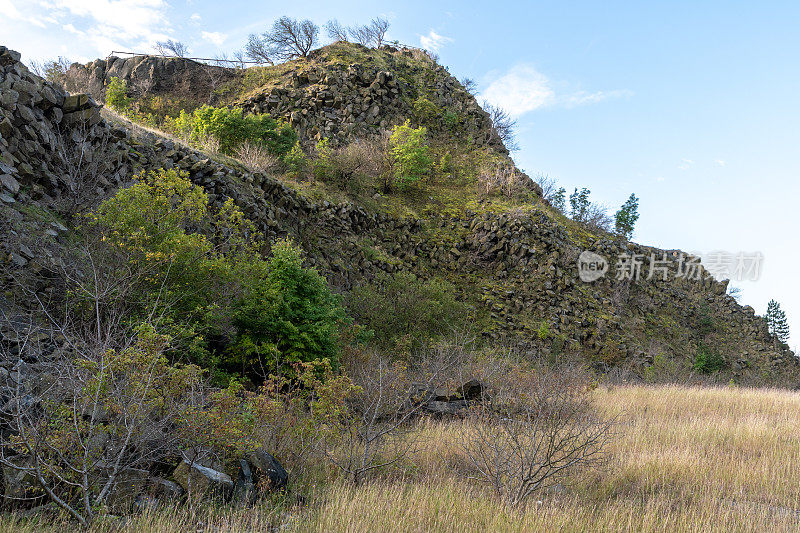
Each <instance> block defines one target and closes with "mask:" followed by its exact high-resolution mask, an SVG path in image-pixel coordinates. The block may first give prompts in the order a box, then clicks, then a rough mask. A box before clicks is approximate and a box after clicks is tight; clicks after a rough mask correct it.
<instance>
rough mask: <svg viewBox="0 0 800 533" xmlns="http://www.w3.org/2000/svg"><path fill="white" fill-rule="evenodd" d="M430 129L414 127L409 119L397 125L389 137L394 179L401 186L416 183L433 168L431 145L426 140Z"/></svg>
mask: <svg viewBox="0 0 800 533" xmlns="http://www.w3.org/2000/svg"><path fill="white" fill-rule="evenodd" d="M427 133H428V130H427V129H426V128H424V127H420V128H412V127H411V124H410V122H409V121H406V122H405V124H403V125H402V126H395V127H394V129H393V130H392V135H391V136H390V137H389V150H390V152H391V155H392V163H393V166H394V179H395V182H396V183H397V184H398V185H399V186H400V187H405V186H408V185H410V184H412V183H415V182H417V181H419V180H421V179H423V178H424V177H425V176H427V175H428V173H429V172H430V170H431V165H432V160H431V155H430V147H429V146H428V145H427V143H426V141H425V137H426V135H427Z"/></svg>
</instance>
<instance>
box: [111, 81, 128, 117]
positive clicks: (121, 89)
mask: <svg viewBox="0 0 800 533" xmlns="http://www.w3.org/2000/svg"><path fill="white" fill-rule="evenodd" d="M130 104H131V99H130V98H128V86H127V84H126V83H125V80H121V79H119V78H116V77H112V78H111V79H110V80H109V82H108V86H107V87H106V105H107V106H109V107H110V108H112V109H114V110H116V111H119V112H125V111H126V110H127V109H128V107H129V106H130Z"/></svg>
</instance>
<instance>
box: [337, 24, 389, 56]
mask: <svg viewBox="0 0 800 533" xmlns="http://www.w3.org/2000/svg"><path fill="white" fill-rule="evenodd" d="M388 30H389V21H388V20H386V19H385V18H383V17H377V18H374V19H372V21H371V22H370V23H369V24H364V25H362V26H353V27H351V28H349V29H348V30H347V31H348V32H349V33H350V37H352V38H353V40H354V41H355V42H357V43H358V44H360V45H363V46H370V47H373V48H380V47H381V45H383V44H384V43H385V42H386V40H385V39H386V32H387V31H388Z"/></svg>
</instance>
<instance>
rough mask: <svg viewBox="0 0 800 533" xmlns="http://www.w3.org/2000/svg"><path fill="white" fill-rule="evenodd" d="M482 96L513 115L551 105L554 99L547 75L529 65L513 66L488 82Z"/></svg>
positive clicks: (554, 94) (554, 95)
mask: <svg viewBox="0 0 800 533" xmlns="http://www.w3.org/2000/svg"><path fill="white" fill-rule="evenodd" d="M482 96H483V97H484V98H485V99H486V100H488V101H489V102H490V103H492V104H494V105H496V106H499V107H501V108H503V109H504V110H506V111H507V112H508V113H510V114H511V115H513V116H515V117H518V116H520V115H524V114H525V113H528V112H529V111H534V110H536V109H539V108H542V107H545V106H548V105H552V104H553V103H554V102H555V99H556V93H555V91H554V90H553V89H552V88H551V87H550V80H548V79H547V76H545V75H544V74H542V73H541V72H539V71H537V70H536V69H535V68H533V67H532V66H530V65H517V66H516V67H513V68H512V69H511V70H509V71H508V72H506V73H505V74H503V75H502V76H500V77H499V78H497V79H495V80H494V81H493V82H492V83H490V84H489V86H488V87H487V88H486V90H485V91H483V93H482Z"/></svg>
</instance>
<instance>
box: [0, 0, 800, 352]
mask: <svg viewBox="0 0 800 533" xmlns="http://www.w3.org/2000/svg"><path fill="white" fill-rule="evenodd" d="M0 13H2V14H3V16H2V18H0V44H2V45H5V46H8V47H10V48H12V49H15V50H18V51H20V52H21V53H22V54H23V60H31V59H39V60H40V59H48V58H53V57H55V56H59V55H61V56H65V57H67V58H69V59H72V60H77V61H89V60H91V59H94V58H97V57H105V56H107V55H108V54H110V53H111V52H112V51H133V52H149V51H152V50H153V45H154V43H155V42H156V41H158V40H164V39H167V38H171V39H176V40H179V41H182V42H184V43H185V44H187V45H188V47H189V50H190V52H191V54H192V55H194V56H198V57H215V56H216V55H217V54H220V53H228V54H230V53H232V52H233V51H235V50H237V49H241V48H242V46H243V45H244V42H245V40H246V38H247V35H248V34H250V33H260V32H263V31H265V30H267V29H268V28H269V27H270V25H271V24H272V22H273V21H274V20H275V19H276V18H277V17H280V16H282V15H288V16H290V17H295V18H310V19H311V20H313V21H314V22H316V23H318V24H320V25H322V24H324V23H325V22H326V21H327V20H329V19H331V18H336V19H338V20H339V21H340V22H341V23H343V24H345V25H350V24H359V23H364V22H368V21H369V19H371V18H372V17H376V16H383V17H385V18H387V19H389V20H390V22H391V27H390V29H389V33H388V37H389V39H391V40H398V41H400V42H401V43H405V44H409V45H414V46H420V47H423V48H427V49H429V50H431V51H434V52H436V53H437V54H438V55H439V57H440V62H441V63H442V64H443V65H445V66H447V67H448V68H449V70H450V72H451V73H452V74H453V75H455V76H457V77H458V78H459V79H460V78H463V77H469V78H472V79H473V80H475V81H476V82H477V85H478V91H479V93H480V95H479V98H481V99H486V100H488V101H490V102H492V103H493V104H496V105H499V106H501V107H503V108H504V109H506V110H507V111H508V112H509V113H511V114H512V115H513V116H514V118H515V119H516V120H517V125H518V142H519V145H520V150H519V151H517V152H515V153H514V159H515V160H516V162H517V164H518V165H519V166H520V167H521V168H523V169H524V170H525V171H526V172H527V173H528V174H530V175H538V174H543V175H547V176H550V177H552V178H554V179H556V180H557V181H558V183H559V185H560V186H563V187H565V188H566V189H567V190H568V191H572V190H573V189H574V188H576V187H578V188H580V187H587V188H589V189H590V190H591V191H592V192H591V197H592V199H593V200H594V201H597V202H600V203H603V204H605V205H607V206H608V207H609V208H610V210H611V211H612V212H613V211H615V210H616V209H617V208H618V207H619V206H620V205H621V204H622V203H623V202H624V201H625V199H626V198H627V197H628V196H629V195H630V194H631V193H635V194H636V195H637V196H638V197H639V199H640V202H639V210H640V213H641V218H640V219H639V222H638V224H637V228H636V232H635V234H634V240H635V241H637V242H640V243H642V244H647V245H652V246H658V247H662V248H667V249H673V248H680V249H682V250H686V251H688V252H698V253H704V254H711V253H713V252H716V251H722V252H725V253H728V254H734V255H735V254H738V253H740V252H741V253H745V254H747V257H754V256H753V255H752V254H754V253H756V252H760V253H761V254H762V255H763V261H762V262H761V264H760V266H761V268H760V273H759V274H760V276H759V278H758V280H757V281H741V282H734V283H733V285H736V286H738V287H740V288H741V290H742V295H741V300H740V301H741V303H742V304H746V305H751V306H752V307H753V308H754V309H755V310H756V312H757V313H759V314H763V313H764V312H765V310H766V305H767V302H768V301H769V300H770V299H771V298H774V299H776V300H777V301H778V302H780V304H781V307H782V308H783V310H784V311H785V312H786V314H787V317H788V318H789V325H790V327H791V330H792V332H793V337H792V341H791V342H790V344H791V345H792V346H795V347H797V346H800V284H798V283H796V272H797V267H798V265H800V250H799V249H798V245H800V242H798V241H799V240H798V238H797V237H796V232H798V231H800V208H798V204H797V200H798V198H800V180H798V177H800V159H799V158H798V146H800V127H798V125H800V99H798V96H797V95H798V94H800V68H798V67H800V62H799V61H798V59H799V58H798V51H800V31H797V23H798V21H800V2H793V1H784V2H777V1H768V0H767V1H761V2H752V1H747V2H744V1H736V0H728V1H703V0H693V1H677V0H675V1H670V2H634V1H629V2H618V1H613V0H602V1H591V2H589V1H571V2H563V1H549V2H540V1H520V2H511V1H507V2H504V1H500V0H498V1H495V2H484V1H481V2H473V1H466V0H460V1H435V2H431V1H429V0H428V1H418V0H408V1H405V2H396V1H395V2H382V1H369V2H344V1H339V2H330V1H313V2H292V3H289V2H245V1H238V0H227V1H225V2H219V1H218V0H213V1H211V0H0Z"/></svg>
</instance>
